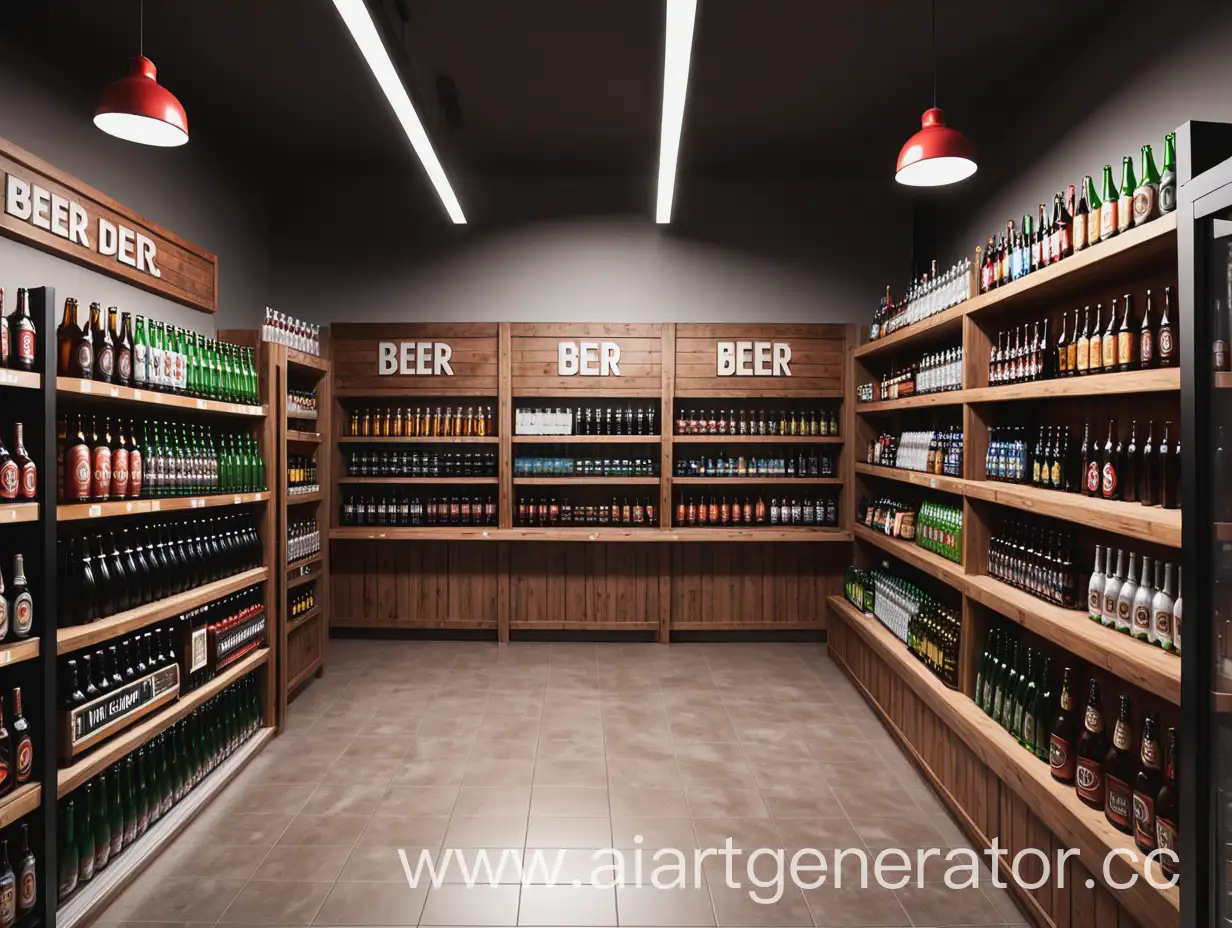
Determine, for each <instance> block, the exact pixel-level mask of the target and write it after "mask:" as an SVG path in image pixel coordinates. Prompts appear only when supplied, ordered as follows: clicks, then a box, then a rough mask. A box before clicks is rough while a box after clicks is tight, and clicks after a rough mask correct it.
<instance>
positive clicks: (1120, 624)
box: [1116, 599, 1133, 632]
mask: <svg viewBox="0 0 1232 928" xmlns="http://www.w3.org/2000/svg"><path fill="white" fill-rule="evenodd" d="M1132 606H1133V604H1132V603H1130V601H1129V600H1127V599H1122V600H1118V601H1117V611H1116V615H1117V631H1125V632H1128V631H1130V630H1131V629H1132V627H1133V620H1132V619H1131V618H1130V615H1129V614H1130V612H1131V611H1132Z"/></svg>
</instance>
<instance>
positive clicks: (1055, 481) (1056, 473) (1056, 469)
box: [1049, 460, 1061, 487]
mask: <svg viewBox="0 0 1232 928" xmlns="http://www.w3.org/2000/svg"><path fill="white" fill-rule="evenodd" d="M1049 470H1050V474H1049V477H1050V481H1051V483H1052V485H1053V486H1054V487H1060V486H1061V462H1060V461H1059V460H1057V461H1053V462H1052V467H1051V468H1050V469H1049Z"/></svg>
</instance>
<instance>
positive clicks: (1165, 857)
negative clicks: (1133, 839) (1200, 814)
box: [1155, 728, 1181, 877]
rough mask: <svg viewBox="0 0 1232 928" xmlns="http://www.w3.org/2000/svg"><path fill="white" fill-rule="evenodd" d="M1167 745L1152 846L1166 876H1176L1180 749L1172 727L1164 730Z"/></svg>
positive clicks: (1178, 850) (1179, 849)
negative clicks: (1166, 736)
mask: <svg viewBox="0 0 1232 928" xmlns="http://www.w3.org/2000/svg"><path fill="white" fill-rule="evenodd" d="M1167 745H1168V747H1167V750H1166V752H1165V754H1164V758H1165V759H1164V783H1163V786H1161V787H1160V788H1159V795H1158V796H1156V797H1155V846H1156V847H1157V848H1159V850H1160V852H1161V853H1160V854H1159V857H1158V860H1159V866H1160V868H1161V869H1162V870H1163V871H1164V873H1165V874H1166V875H1167V876H1169V877H1175V876H1177V875H1178V874H1179V873H1180V862H1179V861H1178V860H1177V858H1176V855H1178V854H1179V853H1180V851H1181V846H1180V823H1181V808H1180V806H1181V803H1180V790H1179V789H1178V788H1177V778H1178V776H1179V773H1178V769H1177V768H1178V765H1179V764H1180V762H1181V749H1180V746H1179V744H1178V743H1177V733H1176V729H1175V728H1169V729H1168V740H1167ZM1164 852H1171V853H1164Z"/></svg>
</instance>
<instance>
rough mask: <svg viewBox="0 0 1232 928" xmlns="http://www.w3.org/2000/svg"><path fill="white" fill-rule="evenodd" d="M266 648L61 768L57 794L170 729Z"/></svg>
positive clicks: (261, 658) (253, 664)
mask: <svg viewBox="0 0 1232 928" xmlns="http://www.w3.org/2000/svg"><path fill="white" fill-rule="evenodd" d="M269 654H270V652H269V648H262V649H261V650H260V651H256V652H254V653H253V654H250V655H249V656H248V657H245V658H243V659H242V660H240V661H239V662H238V663H236V664H234V665H233V666H231V667H228V668H227V669H226V670H224V671H223V672H222V673H220V674H219V675H218V676H216V677H215V678H214V679H213V680H211V681H210V682H209V683H206V684H205V685H204V686H200V687H198V688H197V689H195V690H193V691H192V692H191V693H188V694H186V695H183V696H181V697H180V698H179V699H177V700H176V701H175V702H172V703H170V704H168V705H167V706H166V707H165V708H164V709H162V711H160V712H157V713H155V714H154V715H152V716H149V717H147V718H145V719H143V720H142V721H141V722H139V723H138V724H136V725H134V726H133V727H132V728H129V729H127V730H125V731H123V732H121V733H120V734H118V735H116V736H114V737H113V738H110V739H109V740H107V741H105V742H103V743H102V745H100V746H99V747H97V748H95V749H94V750H93V751H91V752H90V753H88V754H86V755H85V756H84V757H83V758H82V759H81V760H79V761H77V762H76V763H75V764H73V765H72V766H71V767H65V768H63V769H61V770H60V771H59V772H58V773H57V775H56V796H57V797H58V798H61V799H62V798H64V797H65V796H67V795H68V794H69V793H71V792H72V791H73V790H75V789H76V788H77V787H78V786H80V785H81V784H83V783H85V782H86V780H89V779H90V778H91V777H93V776H96V775H97V774H98V773H100V772H101V771H103V770H106V769H107V768H108V767H110V766H111V765H112V764H114V763H115V762H116V761H117V760H120V759H121V758H123V757H125V756H126V755H128V754H130V753H132V752H133V751H135V750H137V748H139V747H141V745H143V744H145V743H146V742H147V741H149V740H150V739H151V738H153V737H154V736H155V735H157V734H159V733H160V732H163V731H165V730H166V729H168V728H170V727H171V726H172V725H174V724H175V723H176V722H178V721H179V720H180V719H182V718H184V716H186V715H188V713H190V712H192V710H193V709H196V708H198V707H199V706H203V705H205V703H206V702H208V701H209V700H210V698H211V697H213V696H215V695H217V694H218V693H221V692H222V691H223V690H225V689H226V688H227V687H228V686H230V685H231V684H232V683H234V682H235V681H236V680H238V679H240V678H241V677H243V676H244V675H245V674H247V673H249V672H250V671H253V670H256V669H257V668H258V667H260V666H261V665H262V664H264V663H265V662H266V661H268V660H269Z"/></svg>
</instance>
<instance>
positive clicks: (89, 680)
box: [59, 619, 180, 712]
mask: <svg viewBox="0 0 1232 928" xmlns="http://www.w3.org/2000/svg"><path fill="white" fill-rule="evenodd" d="M170 623H171V624H169V625H167V626H166V627H163V626H159V627H157V628H152V629H150V630H149V631H144V632H137V633H136V634H134V635H128V636H126V637H124V638H120V639H117V640H115V643H114V644H108V645H107V646H106V647H102V648H96V649H95V650H94V651H93V652H89V651H85V652H81V651H79V652H76V653H77V656H76V657H70V658H67V659H65V660H64V661H63V662H62V663H61V666H60V668H59V670H60V675H59V681H60V709H62V710H64V711H66V712H67V711H70V710H72V709H77V708H79V707H81V706H84V705H87V704H88V703H92V702H94V700H96V699H101V698H103V697H105V696H107V695H108V694H110V693H113V692H116V691H118V690H119V689H120V688H121V687H124V686H126V685H127V684H129V683H132V682H133V681H134V680H140V679H141V678H142V677H145V676H148V675H149V674H152V673H154V672H155V671H156V670H162V669H163V668H164V667H170V666H171V665H172V664H177V663H179V661H180V654H179V653H177V650H176V646H175V638H176V634H175V620H174V619H172V620H170Z"/></svg>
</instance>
